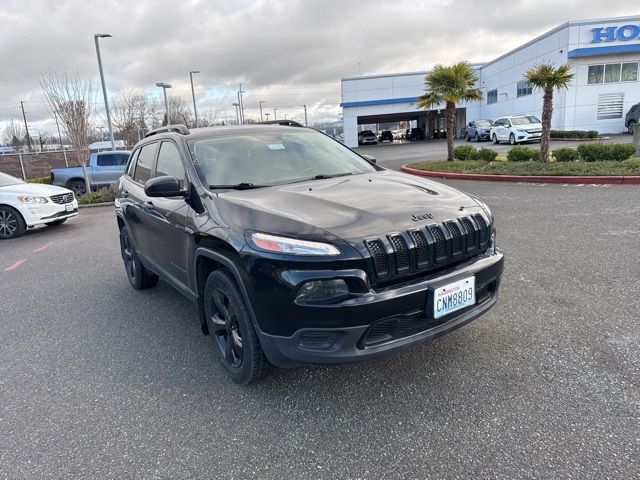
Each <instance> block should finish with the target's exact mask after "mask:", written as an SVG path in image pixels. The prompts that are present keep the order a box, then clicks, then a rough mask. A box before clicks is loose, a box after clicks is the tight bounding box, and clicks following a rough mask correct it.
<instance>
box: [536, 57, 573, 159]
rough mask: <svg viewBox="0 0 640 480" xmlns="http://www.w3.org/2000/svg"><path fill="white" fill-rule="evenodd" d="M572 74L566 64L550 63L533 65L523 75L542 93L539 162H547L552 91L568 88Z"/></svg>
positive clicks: (551, 113)
mask: <svg viewBox="0 0 640 480" xmlns="http://www.w3.org/2000/svg"><path fill="white" fill-rule="evenodd" d="M573 77H574V74H573V73H571V67H570V66H569V64H568V63H565V64H564V65H560V66H559V67H557V68H556V67H555V66H554V65H551V64H550V63H543V64H540V65H535V66H534V67H533V68H531V69H529V70H528V71H527V73H525V74H524V78H525V79H526V80H527V81H528V82H529V83H530V84H531V85H533V86H534V87H536V88H537V89H539V90H542V91H543V92H544V95H543V97H542V135H541V138H540V161H541V162H542V163H547V162H548V161H549V137H550V135H551V116H552V115H553V90H554V89H556V90H560V89H562V88H569V85H571V80H573Z"/></svg>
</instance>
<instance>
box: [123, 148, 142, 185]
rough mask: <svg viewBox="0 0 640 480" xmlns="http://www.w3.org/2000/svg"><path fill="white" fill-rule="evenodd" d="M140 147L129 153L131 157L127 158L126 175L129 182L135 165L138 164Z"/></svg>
mask: <svg viewBox="0 0 640 480" xmlns="http://www.w3.org/2000/svg"><path fill="white" fill-rule="evenodd" d="M140 150H142V148H141V147H138V148H136V149H135V150H134V151H133V152H131V156H130V157H129V163H128V164H127V170H126V175H127V177H129V179H130V180H132V181H133V173H134V172H135V170H136V163H138V155H139V154H140Z"/></svg>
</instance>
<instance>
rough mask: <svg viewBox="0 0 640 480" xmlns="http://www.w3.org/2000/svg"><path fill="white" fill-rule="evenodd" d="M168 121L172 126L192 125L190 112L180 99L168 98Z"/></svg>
mask: <svg viewBox="0 0 640 480" xmlns="http://www.w3.org/2000/svg"><path fill="white" fill-rule="evenodd" d="M169 119H170V121H169V123H170V124H172V125H173V124H177V123H183V124H184V125H186V126H187V127H188V126H190V125H191V126H192V125H193V121H192V116H191V111H190V110H189V108H188V107H187V104H186V102H185V101H184V100H183V99H182V98H180V97H169Z"/></svg>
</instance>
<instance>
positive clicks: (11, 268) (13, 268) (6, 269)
mask: <svg viewBox="0 0 640 480" xmlns="http://www.w3.org/2000/svg"><path fill="white" fill-rule="evenodd" d="M26 261H27V259H26V258H23V259H22V260H18V261H17V262H15V263H13V264H11V265H9V266H8V267H7V268H5V269H4V271H5V272H9V271H11V270H15V269H16V268H18V267H19V266H20V265H22V264H23V263H26Z"/></svg>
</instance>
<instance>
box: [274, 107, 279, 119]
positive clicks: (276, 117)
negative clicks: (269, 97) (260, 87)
mask: <svg viewBox="0 0 640 480" xmlns="http://www.w3.org/2000/svg"><path fill="white" fill-rule="evenodd" d="M277 110H278V107H273V119H274V120H277V119H278V115H277V114H276V111H277Z"/></svg>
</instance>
